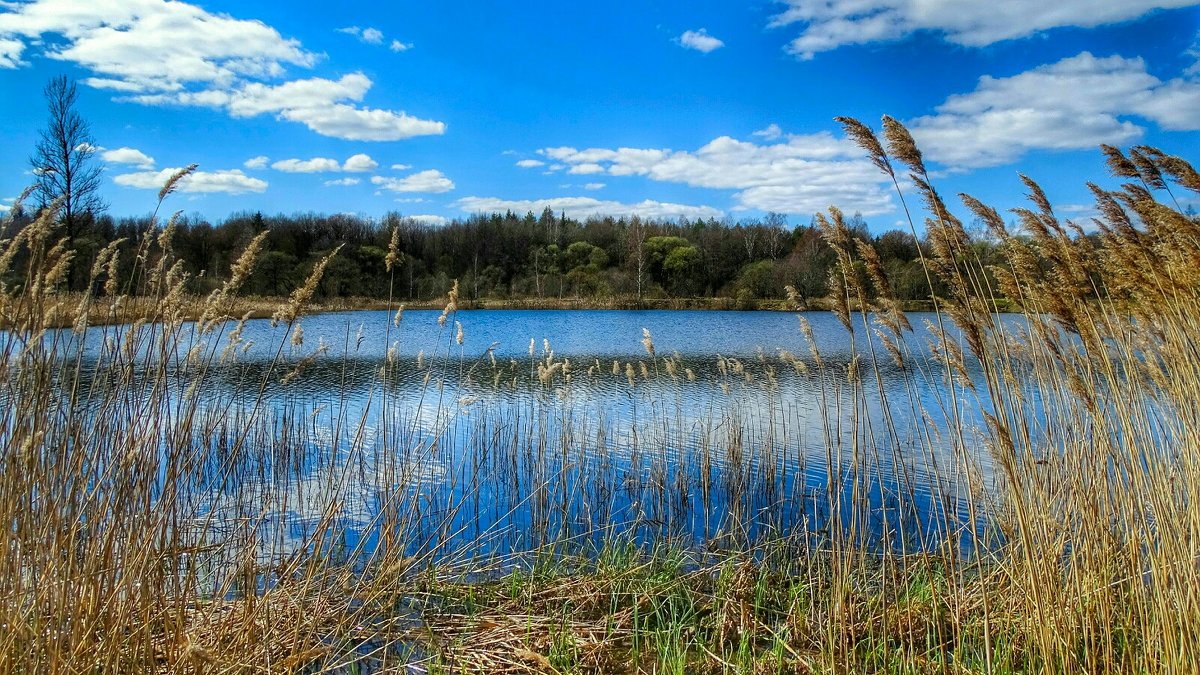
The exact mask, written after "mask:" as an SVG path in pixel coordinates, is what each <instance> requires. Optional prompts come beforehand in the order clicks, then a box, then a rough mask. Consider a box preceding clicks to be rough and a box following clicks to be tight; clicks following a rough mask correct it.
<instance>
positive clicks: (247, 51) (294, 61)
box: [0, 0, 445, 141]
mask: <svg viewBox="0 0 1200 675" xmlns="http://www.w3.org/2000/svg"><path fill="white" fill-rule="evenodd" d="M0 6H3V7H4V8H5V9H6V11H3V12H0V67H18V66H20V65H23V63H24V62H23V60H22V57H23V54H24V51H25V50H26V49H27V48H36V49H38V50H39V52H40V54H41V55H43V56H45V57H47V58H50V59H55V60H59V61H63V62H68V63H72V64H75V65H78V66H80V67H82V68H83V69H85V70H88V71H90V72H91V77H87V78H84V79H83V82H84V83H85V84H87V85H89V86H92V87H96V88H100V89H107V90H110V91H113V92H116V93H119V94H121V95H124V96H126V97H127V98H126V100H131V101H136V102H139V103H142V104H146V105H168V104H175V105H192V106H204V107H214V108H224V109H226V110H227V111H228V112H229V114H231V115H233V116H234V117H250V116H254V115H260V114H274V115H276V116H277V117H278V118H279V119H285V120H290V121H294V122H299V123H302V124H304V125H306V126H308V127H309V128H310V129H311V130H313V131H314V132H316V133H319V134H323V135H326V136H333V137H337V138H345V139H350V140H384V141H390V140H399V139H402V138H408V137H411V136H417V135H424V134H441V133H443V132H444V131H445V125H444V124H442V123H441V122H435V121H430V120H423V119H419V118H417V117H413V116H410V115H408V114H406V113H404V112H403V111H399V112H397V111H392V110H385V109H374V108H367V107H360V106H359V105H357V104H358V103H359V102H361V101H362V100H363V98H364V97H365V94H366V92H367V90H368V89H370V87H371V85H372V82H371V80H370V79H369V78H367V77H366V76H365V75H363V74H362V73H353V74H350V75H346V76H344V77H342V78H340V79H338V80H328V79H323V78H310V79H301V80H291V81H283V82H282V83H278V84H276V83H275V82H276V81H278V80H279V78H282V77H284V76H285V75H286V73H287V69H288V68H289V67H299V68H310V67H312V66H313V65H315V64H316V63H317V61H318V60H319V59H320V58H321V57H320V55H318V54H314V53H311V52H308V51H306V50H305V49H303V47H302V46H301V45H300V43H299V42H298V41H297V40H294V39H290V38H285V37H283V36H282V35H280V34H279V32H278V31H276V30H275V29H274V28H272V27H270V26H268V25H266V24H264V23H262V22H261V21H254V20H243V19H236V18H233V17H231V16H228V15H225V14H212V13H209V12H207V11H205V10H203V9H201V8H199V7H196V6H195V5H191V4H188V3H186V2H178V1H174V2H168V1H165V0H121V1H120V2H117V1H116V0H87V1H85V0H33V1H31V2H24V3H2V4H0ZM368 30H369V29H368ZM359 35H360V37H362V36H363V35H366V36H367V37H368V38H370V37H374V34H373V33H368V32H367V30H363V31H360V33H359ZM382 39H383V38H382V35H380V36H379V40H380V41H381V42H382ZM264 81H271V82H272V83H271V84H266V83H264Z"/></svg>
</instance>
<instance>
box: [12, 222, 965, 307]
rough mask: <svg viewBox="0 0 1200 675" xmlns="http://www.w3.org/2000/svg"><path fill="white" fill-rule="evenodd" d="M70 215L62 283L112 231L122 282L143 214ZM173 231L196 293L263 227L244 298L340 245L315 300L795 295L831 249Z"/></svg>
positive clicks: (221, 225) (651, 240) (709, 239)
mask: <svg viewBox="0 0 1200 675" xmlns="http://www.w3.org/2000/svg"><path fill="white" fill-rule="evenodd" d="M35 215H36V212H35V211H30V212H28V213H24V212H23V213H14V214H12V217H11V219H10V223H9V225H8V227H9V228H10V230H15V229H16V228H20V227H23V226H24V225H25V224H26V223H28V222H29V221H30V220H31V219H32V218H33V217H35ZM74 221H75V222H74V223H73V225H72V230H73V231H72V232H71V233H70V244H69V245H70V246H71V248H72V249H73V250H74V251H75V258H74V261H73V264H72V270H71V273H70V274H69V275H67V277H66V280H65V281H64V285H65V286H66V290H70V291H76V292H78V291H85V290H88V282H89V279H88V275H89V271H90V269H91V263H92V260H93V259H94V258H95V256H96V254H97V253H98V252H99V251H100V250H101V249H102V248H104V247H105V246H107V245H108V244H109V243H110V242H113V241H117V240H122V243H121V244H120V246H119V250H120V255H119V258H118V259H119V264H118V268H117V270H118V273H119V274H121V278H127V276H128V275H132V274H134V269H135V267H136V266H135V265H134V262H135V261H134V257H135V256H136V255H137V245H138V242H139V241H141V240H142V238H143V237H144V236H146V233H147V232H148V231H151V230H152V229H154V228H155V227H156V225H155V223H154V222H152V219H151V217H150V216H145V217H124V218H113V217H111V216H108V215H106V214H95V213H91V212H84V213H82V214H80V213H77V214H75V216H74ZM849 225H850V227H851V231H852V232H853V234H854V236H855V237H858V238H861V239H863V240H864V241H867V242H870V243H871V244H873V245H874V247H875V249H876V250H877V251H878V253H879V255H880V258H881V259H882V261H883V264H884V266H885V268H886V269H887V271H888V274H889V278H890V279H891V280H892V284H893V287H894V291H895V292H896V294H897V296H898V297H899V298H900V299H903V300H924V299H928V298H929V297H930V295H931V289H930V288H929V283H928V280H927V278H926V275H925V273H924V271H923V270H922V268H921V266H920V260H919V257H920V251H921V246H923V243H922V242H919V241H917V240H916V239H915V238H914V237H913V236H912V235H911V234H909V233H907V232H903V231H899V230H893V231H888V232H884V233H883V234H879V235H871V234H870V233H869V231H868V228H867V224H866V222H865V221H864V220H863V219H862V217H861V216H857V215H856V216H854V217H851V218H850V219H849ZM158 227H161V225H159V226H158ZM173 230H174V236H173V237H172V242H171V248H172V252H173V254H174V255H175V256H176V257H177V258H179V259H180V260H181V261H182V262H183V264H184V265H185V267H186V270H187V271H188V272H189V273H190V274H191V276H192V280H191V282H190V283H191V289H190V290H192V291H193V292H195V293H198V294H205V293H207V292H209V291H211V290H212V289H214V288H216V287H218V286H219V285H220V284H221V282H222V281H224V280H225V279H226V278H227V277H228V275H229V270H230V266H231V265H232V263H233V262H234V261H236V260H237V257H238V256H239V254H240V253H241V251H242V250H243V249H244V248H245V246H246V245H247V244H248V243H249V241H250V240H251V239H253V238H254V237H255V236H256V235H258V234H259V233H261V232H263V231H264V230H266V231H268V234H267V239H266V244H265V246H264V248H263V250H262V252H261V253H260V255H259V258H258V261H257V263H256V264H255V266H254V272H253V274H252V275H251V277H250V279H249V281H248V283H247V284H246V286H245V287H244V290H243V292H244V293H246V294H250V295H265V296H275V295H285V294H287V293H288V292H290V291H291V289H292V288H294V287H295V285H296V284H298V283H299V282H301V281H303V279H304V278H306V276H307V275H308V273H309V272H310V271H311V269H312V267H313V265H315V264H316V262H317V261H319V260H320V259H321V258H322V257H324V256H325V255H327V254H328V253H329V252H330V251H332V250H333V249H334V248H336V247H337V246H339V245H342V249H341V251H340V252H339V253H338V255H337V256H336V257H335V258H334V259H333V260H332V261H331V262H330V264H329V266H328V267H327V268H326V270H325V273H324V275H323V278H322V280H321V284H320V287H319V289H318V296H319V297H323V298H337V297H367V298H388V297H393V298H396V299H400V300H408V301H432V300H435V299H437V298H439V297H441V296H444V295H445V294H446V292H447V291H448V290H449V288H450V286H451V285H452V284H453V283H454V281H455V280H457V281H458V282H459V290H460V294H461V297H462V298H464V299H467V300H483V299H527V298H539V299H564V298H572V299H579V298H581V299H596V300H603V299H625V300H645V299H651V298H664V297H666V298H694V297H718V298H730V299H732V300H734V301H740V302H744V303H750V302H751V301H755V300H760V299H770V298H779V297H782V295H783V292H784V291H783V289H784V287H785V286H789V285H790V286H792V287H794V288H795V289H797V291H799V293H800V294H801V295H802V296H804V297H809V298H815V297H820V296H823V295H825V293H826V292H827V286H826V279H827V277H828V274H829V270H830V268H831V266H832V265H833V263H834V258H835V256H834V254H833V252H832V250H831V249H830V248H829V246H828V245H827V244H826V243H825V242H824V240H823V239H822V237H821V232H820V230H819V228H817V227H816V226H815V224H812V223H809V224H804V225H800V226H796V227H790V226H788V224H787V221H786V218H784V217H783V216H781V215H779V214H769V215H768V217H767V218H765V219H762V220H760V219H745V220H741V221H739V222H731V221H729V220H720V221H719V220H715V219H708V220H693V221H688V220H686V219H679V220H675V221H669V220H646V219H641V218H637V217H628V218H617V217H591V218H587V219H584V220H579V219H574V218H570V217H567V216H565V215H564V214H561V213H555V212H553V211H550V210H549V209H547V210H545V211H543V212H542V213H541V214H540V215H535V214H533V213H532V212H531V213H526V214H524V215H519V214H515V213H512V212H508V213H492V214H480V215H474V216H470V217H467V218H462V219H457V220H454V221H452V222H450V223H448V224H445V225H433V224H428V223H425V222H421V221H417V220H413V219H410V218H405V217H404V216H402V215H401V214H398V213H390V214H388V215H386V216H384V217H383V218H381V219H370V218H365V217H360V216H355V215H347V214H335V215H325V214H317V213H297V214H292V215H283V214H279V215H264V214H262V213H260V212H254V213H251V212H241V213H235V214H233V215H231V216H229V217H228V218H226V219H224V220H223V221H220V222H217V223H212V222H209V221H208V220H206V219H205V218H203V217H201V216H198V215H189V216H178V217H177V218H176V219H175V223H174V227H173ZM393 230H395V232H396V234H397V241H398V244H399V263H398V265H396V266H395V267H394V269H393V270H392V272H390V273H389V272H388V271H387V269H386V263H385V260H386V258H387V255H388V247H389V243H390V241H391V239H392V232H393ZM12 234H13V232H12V231H10V232H7V233H5V236H6V237H8V236H12ZM984 253H985V254H986V251H985V252H984ZM132 287H133V288H136V287H137V285H136V284H133V286H132Z"/></svg>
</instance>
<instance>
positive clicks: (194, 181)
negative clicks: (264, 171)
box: [113, 168, 267, 195]
mask: <svg viewBox="0 0 1200 675" xmlns="http://www.w3.org/2000/svg"><path fill="white" fill-rule="evenodd" d="M178 172H179V169H178V168H169V169H162V170H161V171H137V172H134V173H123V174H120V175H118V176H115V177H113V182H115V183H116V184H117V185H124V186H126V187H133V188H138V189H141V190H160V189H162V186H163V184H164V183H166V182H167V179H168V178H170V177H171V176H173V175H175V174H176V173H178ZM177 189H178V190H179V192H190V193H207V192H224V193H227V194H233V195H236V194H242V193H245V192H265V191H266V189H267V181H265V180H261V179H259V178H252V177H250V176H247V175H246V174H244V173H242V171H241V170H240V169H225V170H220V171H196V172H194V173H192V174H191V175H189V176H185V177H184V178H183V179H181V180H180V181H179V184H178V187H177Z"/></svg>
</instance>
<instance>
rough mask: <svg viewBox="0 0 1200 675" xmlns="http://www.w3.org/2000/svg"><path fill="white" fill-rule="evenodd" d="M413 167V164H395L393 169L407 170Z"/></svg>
mask: <svg viewBox="0 0 1200 675" xmlns="http://www.w3.org/2000/svg"><path fill="white" fill-rule="evenodd" d="M411 168H412V164H393V165H392V171H407V170H409V169H411Z"/></svg>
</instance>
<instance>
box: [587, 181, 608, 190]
mask: <svg viewBox="0 0 1200 675" xmlns="http://www.w3.org/2000/svg"><path fill="white" fill-rule="evenodd" d="M583 189H584V190H603V189H604V183H584V185H583Z"/></svg>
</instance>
